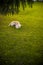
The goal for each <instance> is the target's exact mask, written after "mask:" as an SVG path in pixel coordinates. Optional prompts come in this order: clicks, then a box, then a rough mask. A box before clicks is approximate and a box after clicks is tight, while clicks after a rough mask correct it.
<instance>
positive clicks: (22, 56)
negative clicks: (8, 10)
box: [0, 3, 43, 65]
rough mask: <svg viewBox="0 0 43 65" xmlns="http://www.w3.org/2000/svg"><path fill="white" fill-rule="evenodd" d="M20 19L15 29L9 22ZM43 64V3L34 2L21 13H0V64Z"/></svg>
mask: <svg viewBox="0 0 43 65" xmlns="http://www.w3.org/2000/svg"><path fill="white" fill-rule="evenodd" d="M13 20H18V21H20V23H21V25H22V27H21V28H20V29H15V28H14V27H9V26H8V24H9V23H10V22H11V21H13ZM39 64H40V65H43V3H34V4H33V8H29V6H28V5H27V7H26V8H25V10H22V7H20V12H19V14H14V15H13V16H12V15H0V65H39Z"/></svg>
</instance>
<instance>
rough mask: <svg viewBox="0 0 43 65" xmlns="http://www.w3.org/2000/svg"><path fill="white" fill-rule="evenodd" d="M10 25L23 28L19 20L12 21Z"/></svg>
mask: <svg viewBox="0 0 43 65" xmlns="http://www.w3.org/2000/svg"><path fill="white" fill-rule="evenodd" d="M9 26H15V28H17V29H18V28H21V24H20V22H19V21H12V22H11V23H10V24H9Z"/></svg>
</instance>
